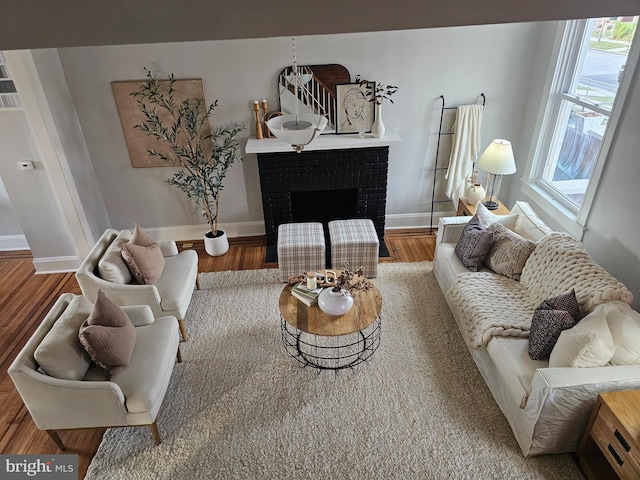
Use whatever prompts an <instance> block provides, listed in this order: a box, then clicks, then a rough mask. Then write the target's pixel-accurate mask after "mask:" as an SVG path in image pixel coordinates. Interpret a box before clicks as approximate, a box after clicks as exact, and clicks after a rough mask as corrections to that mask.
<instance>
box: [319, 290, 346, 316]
mask: <svg viewBox="0 0 640 480" xmlns="http://www.w3.org/2000/svg"><path fill="white" fill-rule="evenodd" d="M318 307H320V310H322V311H323V312H324V313H328V314H329V315H333V316H336V317H337V316H340V315H344V314H345V313H347V312H348V311H349V310H351V307H353V297H352V296H351V294H349V293H348V292H346V291H345V290H342V291H340V292H334V291H333V288H325V289H324V290H322V292H320V295H319V296H318Z"/></svg>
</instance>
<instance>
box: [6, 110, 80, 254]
mask: <svg viewBox="0 0 640 480" xmlns="http://www.w3.org/2000/svg"><path fill="white" fill-rule="evenodd" d="M0 145H2V155H1V156H0V177H2V180H3V182H4V184H5V187H6V189H7V192H8V195H9V198H10V199H11V203H12V204H13V207H14V209H15V213H16V215H17V217H18V218H19V219H22V221H21V222H20V223H21V225H22V229H23V231H24V234H25V236H26V237H27V239H28V241H29V247H30V249H31V252H32V254H33V256H34V258H42V259H54V258H63V257H75V255H76V252H75V249H74V246H73V244H72V242H71V240H70V238H69V235H68V231H67V229H66V223H65V221H64V216H63V215H62V211H61V209H60V205H59V203H58V201H57V199H56V198H55V196H54V195H53V194H52V191H51V188H50V183H49V178H48V174H47V171H46V169H45V167H44V164H43V162H42V158H41V156H40V152H39V151H38V148H37V147H36V146H35V145H34V143H33V137H32V135H31V127H30V126H29V124H28V122H27V119H26V116H25V114H24V112H22V111H19V110H18V111H0ZM20 160H31V161H33V163H34V166H35V169H34V170H28V171H22V170H19V169H18V161H20Z"/></svg>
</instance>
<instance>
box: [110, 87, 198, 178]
mask: <svg viewBox="0 0 640 480" xmlns="http://www.w3.org/2000/svg"><path fill="white" fill-rule="evenodd" d="M143 83H144V82H143V81H126V82H112V83H111V87H112V89H113V96H114V97H115V100H116V106H117V107H118V114H119V115H120V122H121V123H122V130H123V132H124V137H125V140H126V142H127V148H128V150H129V157H130V158H131V164H132V165H133V167H134V168H140V167H170V166H172V163H171V162H169V161H165V160H162V159H161V158H158V157H155V156H150V155H149V154H148V153H147V152H148V150H154V149H155V150H157V151H159V152H165V153H167V154H168V153H169V151H170V147H169V146H168V145H167V144H166V143H164V142H161V141H159V140H157V139H156V138H154V137H152V136H149V135H147V133H145V132H143V131H142V130H140V129H138V128H134V127H135V126H136V125H138V124H141V123H143V122H144V120H145V117H144V115H143V113H142V111H141V110H140V106H139V105H138V103H137V99H136V98H135V97H133V96H132V95H131V93H132V92H134V91H136V90H139V89H140V88H141V87H142V85H143ZM160 83H161V86H162V88H164V89H168V88H169V81H168V80H162V81H160ZM173 89H174V94H173V95H174V98H175V100H176V103H178V104H179V103H181V102H182V101H183V100H184V99H186V98H191V99H197V98H200V99H202V100H203V105H202V109H203V113H204V109H205V105H204V88H203V84H202V79H189V80H175V81H174V82H173ZM159 114H160V118H161V120H163V121H165V122H167V123H168V121H169V118H168V117H169V114H168V113H167V112H166V111H161V112H159ZM203 128H206V129H207V132H206V133H209V125H208V123H207V124H205V125H204V126H203ZM175 165H178V164H175Z"/></svg>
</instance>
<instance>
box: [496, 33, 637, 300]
mask: <svg viewBox="0 0 640 480" xmlns="http://www.w3.org/2000/svg"><path fill="white" fill-rule="evenodd" d="M555 33H556V25H555V23H549V24H546V25H545V26H544V27H543V29H542V30H541V35H540V41H539V42H538V45H537V48H536V55H535V57H533V58H532V59H531V61H532V63H533V64H534V65H535V68H534V69H533V71H532V79H531V80H532V81H531V84H530V94H529V98H528V101H527V109H526V119H525V122H524V123H523V128H522V132H521V134H520V136H519V138H520V139H521V142H522V143H521V145H519V148H517V149H514V150H515V155H516V163H517V164H518V171H519V172H522V171H524V167H525V162H526V158H527V155H528V153H529V148H531V146H532V145H531V136H532V132H533V129H534V126H535V120H536V116H537V115H538V111H539V109H540V105H541V102H542V101H543V99H542V90H543V88H542V87H543V83H544V82H545V79H546V76H547V72H548V70H549V68H551V65H550V61H549V59H550V56H551V50H552V47H553V40H554V36H555ZM636 51H637V50H636ZM638 125H640V75H639V74H638V72H637V71H636V72H635V75H634V78H633V81H632V82H631V86H630V89H629V93H628V96H627V99H626V102H625V105H624V110H623V113H622V116H621V118H620V120H619V122H618V128H617V132H616V135H615V136H614V138H613V141H612V143H611V147H610V149H609V154H608V157H607V163H606V166H605V169H604V172H603V174H602V177H601V179H600V183H599V185H598V192H597V195H596V197H595V200H594V202H593V205H592V207H591V211H590V214H589V217H588V219H587V223H586V232H585V234H584V237H583V239H582V241H583V243H584V246H585V248H586V249H587V251H588V252H589V254H590V255H591V256H592V257H593V258H594V260H596V261H597V262H598V263H599V264H601V265H602V267H603V268H605V269H606V270H607V271H609V272H610V273H611V274H613V275H614V276H615V277H616V278H618V280H620V281H621V282H623V283H624V284H625V285H626V286H627V287H628V288H629V290H631V292H632V293H633V294H634V296H635V300H634V303H633V306H634V308H635V309H636V310H640V249H639V248H638V247H639V245H640V244H639V243H638V239H640V222H638V221H636V217H637V207H636V204H637V195H636V185H637V184H638V181H639V180H640V161H639V153H638V152H640V136H638ZM527 138H528V139H529V141H528V142H527ZM521 176H522V175H521V174H516V175H512V176H510V177H506V178H505V180H506V181H505V182H504V189H503V190H504V192H508V195H506V194H505V196H504V198H508V204H509V205H512V204H513V203H514V202H515V201H516V200H525V201H531V200H530V199H528V198H527V197H526V196H525V195H524V194H523V193H521V191H520V178H521ZM534 208H535V206H534ZM536 210H537V213H538V214H539V215H540V216H541V217H542V218H543V219H544V220H545V221H546V222H547V223H548V224H549V225H551V226H552V227H553V228H555V229H558V230H561V229H560V228H559V226H558V225H557V224H556V223H555V222H554V221H552V220H551V219H550V218H549V216H548V215H546V214H545V212H544V211H542V210H540V209H536Z"/></svg>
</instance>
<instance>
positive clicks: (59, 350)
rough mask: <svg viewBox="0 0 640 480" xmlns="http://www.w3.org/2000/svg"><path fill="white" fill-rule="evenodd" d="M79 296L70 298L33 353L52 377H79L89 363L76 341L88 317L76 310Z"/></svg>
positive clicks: (85, 370)
mask: <svg viewBox="0 0 640 480" xmlns="http://www.w3.org/2000/svg"><path fill="white" fill-rule="evenodd" d="M81 299H82V297H76V298H74V299H73V300H71V302H70V303H69V305H68V306H67V308H66V310H65V311H64V312H63V313H62V315H60V317H59V318H58V320H57V321H56V323H54V324H53V327H52V328H51V330H49V333H47V335H45V337H44V338H43V339H42V342H40V345H38V347H37V348H36V351H35V352H34V354H33V358H34V359H35V361H36V362H38V365H39V366H40V368H41V369H42V370H43V371H44V373H46V374H47V375H49V376H51V377H56V378H62V379H64V380H82V378H83V377H84V375H85V373H87V370H88V369H89V367H90V366H91V360H90V359H89V356H88V355H87V353H86V352H85V351H84V349H83V348H82V345H80V341H79V340H78V329H79V328H80V325H81V324H82V322H83V321H84V320H85V319H86V318H87V313H83V312H77V310H78V305H79V303H80V300H81Z"/></svg>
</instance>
